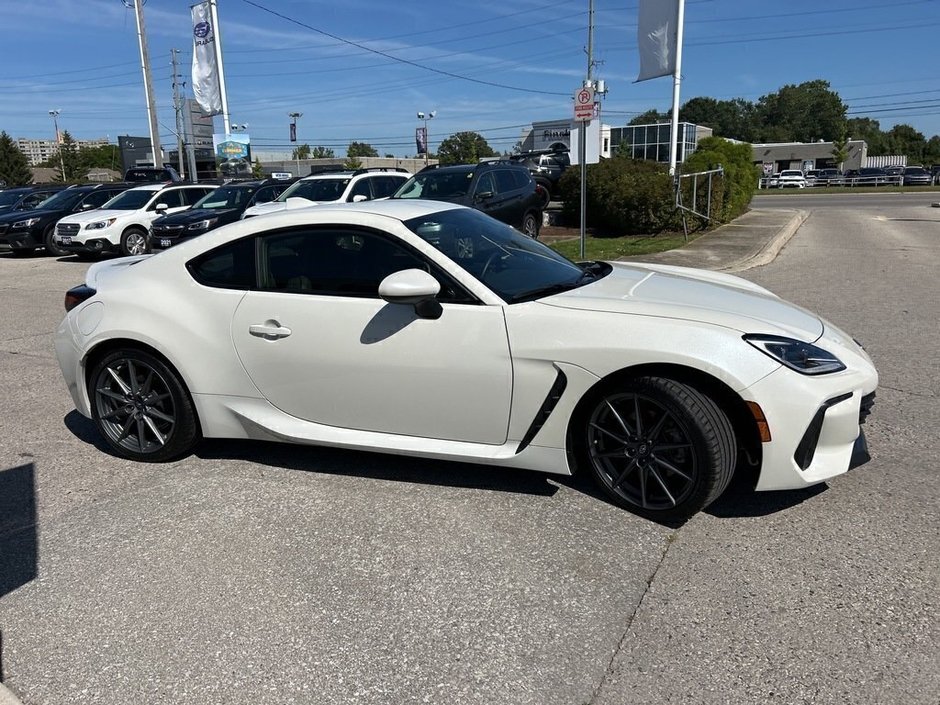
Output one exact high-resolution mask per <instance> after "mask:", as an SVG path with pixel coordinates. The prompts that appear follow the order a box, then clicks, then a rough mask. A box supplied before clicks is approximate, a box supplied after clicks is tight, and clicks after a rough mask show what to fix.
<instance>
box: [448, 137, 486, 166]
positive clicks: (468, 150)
mask: <svg viewBox="0 0 940 705" xmlns="http://www.w3.org/2000/svg"><path fill="white" fill-rule="evenodd" d="M437 155H438V159H439V160H440V163H441V164H475V163H476V162H478V161H480V159H482V158H484V157H495V156H497V153H496V152H495V151H493V148H492V147H490V145H489V143H487V141H486V139H484V137H483V135H481V134H480V133H479V132H458V133H456V134H453V135H451V136H450V137H448V138H447V139H446V140H444V141H443V142H441V146H440V147H439V148H438V150H437Z"/></svg>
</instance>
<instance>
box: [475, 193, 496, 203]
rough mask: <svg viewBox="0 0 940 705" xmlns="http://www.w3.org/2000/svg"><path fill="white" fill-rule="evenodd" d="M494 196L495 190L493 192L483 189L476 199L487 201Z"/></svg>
mask: <svg viewBox="0 0 940 705" xmlns="http://www.w3.org/2000/svg"><path fill="white" fill-rule="evenodd" d="M492 197H493V192H492V191H481V192H480V193H478V194H477V195H476V198H475V200H477V201H485V200H486V199H487V198H492Z"/></svg>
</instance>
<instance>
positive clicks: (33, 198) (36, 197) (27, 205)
mask: <svg viewBox="0 0 940 705" xmlns="http://www.w3.org/2000/svg"><path fill="white" fill-rule="evenodd" d="M51 195H52V194H50V193H31V194H29V195H28V196H25V197H24V198H23V200H22V201H21V202H20V205H19V210H22V211H28V210H32V209H33V208H35V207H36V206H38V205H39V204H40V203H42V202H43V201H45V200H46V199H47V198H49V196H51Z"/></svg>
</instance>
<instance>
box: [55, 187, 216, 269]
mask: <svg viewBox="0 0 940 705" xmlns="http://www.w3.org/2000/svg"><path fill="white" fill-rule="evenodd" d="M215 189H216V186H213V185H205V186H199V185H185V184H173V185H169V186H168V185H165V184H147V185H146V186H137V187H135V188H132V189H128V190H127V191H124V192H123V193H121V194H119V195H117V196H115V197H114V198H112V199H111V200H110V201H108V202H107V203H105V204H104V205H103V206H102V207H101V208H100V209H98V210H94V211H90V212H88V213H76V214H75V215H69V216H66V217H65V218H62V220H60V221H59V222H58V224H57V225H56V228H55V235H54V236H53V242H54V243H55V245H56V246H57V247H59V248H60V249H62V250H64V251H65V252H69V253H73V254H77V255H79V256H82V257H98V256H100V255H102V254H106V253H118V254H122V255H139V254H143V253H144V252H146V251H147V231H148V230H149V229H150V223H151V222H152V221H153V220H155V219H156V218H157V217H159V216H161V215H165V214H168V213H177V212H179V211H181V210H185V209H186V208H189V207H190V206H192V205H193V204H194V203H195V202H196V201H198V200H199V199H200V198H202V197H203V196H205V195H206V194H208V193H211V192H212V191H214V190H215Z"/></svg>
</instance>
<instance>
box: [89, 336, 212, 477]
mask: <svg viewBox="0 0 940 705" xmlns="http://www.w3.org/2000/svg"><path fill="white" fill-rule="evenodd" d="M88 395H89V398H90V399H91V411H92V418H93V419H94V421H95V425H96V426H97V427H98V430H99V431H100V433H101V435H102V436H104V438H105V440H106V441H107V443H108V445H109V446H110V447H111V448H112V449H113V450H114V452H116V453H117V454H119V455H122V456H124V457H126V458H131V459H132V460H138V461H143V462H153V463H157V462H163V461H166V460H172V459H174V458H177V457H179V456H181V455H185V454H186V453H188V452H190V451H191V450H192V449H193V447H195V445H196V443H198V441H199V436H200V434H199V425H198V423H197V422H196V412H195V410H194V408H193V403H192V400H191V399H190V397H189V394H188V393H187V391H186V388H185V386H184V385H183V382H182V380H181V379H180V377H179V375H178V374H177V373H176V371H175V370H173V369H172V368H171V367H169V366H168V365H167V364H166V363H165V362H163V361H162V360H160V359H159V358H157V357H156V356H154V355H152V354H150V353H148V352H146V351H144V350H138V349H134V348H125V349H121V350H115V351H114V352H111V353H109V354H108V355H106V356H105V357H104V358H102V359H101V360H100V361H99V362H98V363H97V364H96V365H95V367H94V369H93V370H92V373H91V376H90V377H89V388H88Z"/></svg>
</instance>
